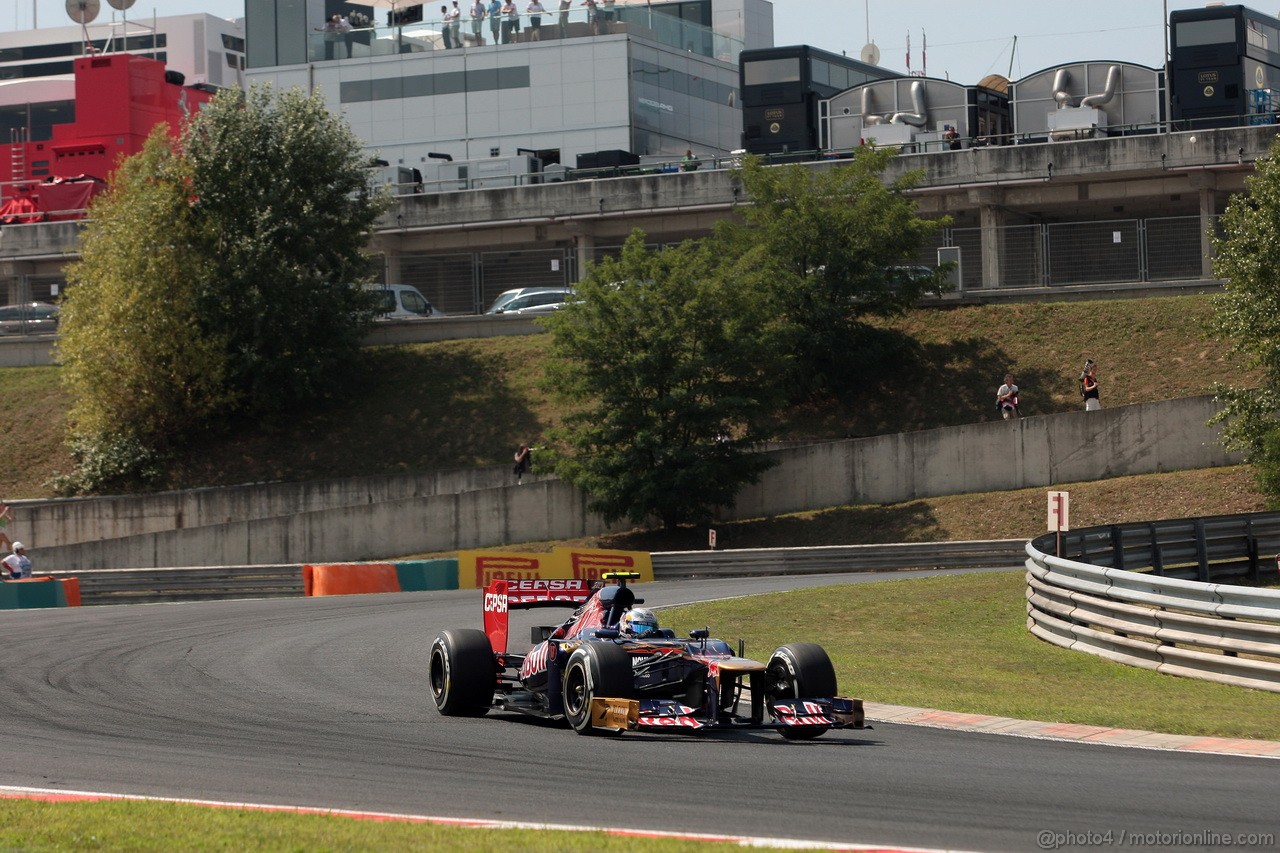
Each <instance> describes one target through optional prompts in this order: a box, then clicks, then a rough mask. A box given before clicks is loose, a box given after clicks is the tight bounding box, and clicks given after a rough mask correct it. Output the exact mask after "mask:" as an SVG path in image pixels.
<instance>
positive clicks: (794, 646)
mask: <svg viewBox="0 0 1280 853" xmlns="http://www.w3.org/2000/svg"><path fill="white" fill-rule="evenodd" d="M766 675H767V678H768V685H769V686H768V692H769V698H770V699H774V700H779V699H830V698H832V697H834V696H835V695H836V669H835V667H834V666H832V665H831V658H829V657H827V652H826V650H825V649H824V648H822V646H820V645H818V644H817V643H788V644H787V645H785V646H779V647H778V648H777V649H775V650H774V652H773V654H772V655H771V656H770V658H769V665H768V666H767V667H766ZM826 730H827V727H826V726H786V727H784V728H783V729H782V730H781V732H782V736H783V737H785V738H787V739H788V740H812V739H813V738H816V737H817V736H818V735H820V734H822V733H823V732H825V731H826Z"/></svg>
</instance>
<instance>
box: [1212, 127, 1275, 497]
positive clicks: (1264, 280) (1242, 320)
mask: <svg viewBox="0 0 1280 853" xmlns="http://www.w3.org/2000/svg"><path fill="white" fill-rule="evenodd" d="M1221 226H1222V234H1223V235H1222V236H1221V237H1215V238H1214V241H1213V243H1214V251H1215V255H1214V262H1213V269H1214V274H1215V275H1216V276H1217V277H1218V278H1221V279H1222V280H1223V290H1222V293H1221V294H1219V295H1218V296H1217V297H1215V299H1214V320H1213V324H1214V331H1215V332H1217V333H1218V334H1219V335H1221V336H1223V337H1224V338H1226V339H1228V340H1230V341H1231V345H1232V352H1233V354H1234V355H1235V356H1236V357H1238V358H1239V359H1240V361H1241V364H1242V366H1243V368H1244V369H1245V370H1248V371H1254V370H1261V373H1262V381H1261V383H1260V384H1259V385H1258V386H1257V387H1240V386H1224V387H1220V388H1218V389H1216V390H1217V395H1218V399H1219V401H1220V402H1221V403H1222V405H1223V408H1222V410H1221V412H1220V413H1219V414H1218V415H1217V416H1216V417H1215V418H1214V422H1217V423H1222V424H1223V425H1224V426H1223V439H1224V444H1225V446H1226V447H1227V449H1228V450H1241V451H1244V453H1245V456H1246V458H1247V459H1248V460H1249V461H1251V462H1254V463H1256V464H1257V469H1256V470H1257V473H1258V475H1259V482H1260V484H1261V485H1262V487H1263V489H1264V491H1265V492H1266V493H1267V494H1268V495H1270V496H1271V499H1272V500H1273V501H1275V502H1276V503H1278V504H1280V141H1277V142H1273V143H1272V144H1271V150H1270V151H1269V152H1268V153H1267V155H1266V156H1265V157H1262V158H1259V160H1258V161H1257V164H1256V166H1255V172H1254V174H1253V175H1252V176H1251V177H1249V178H1248V180H1247V190H1246V192H1244V193H1241V194H1239V195H1236V196H1234V197H1233V198H1232V199H1231V202H1230V203H1229V204H1228V205H1227V209H1226V211H1225V212H1224V213H1223V214H1222V218H1221Z"/></svg>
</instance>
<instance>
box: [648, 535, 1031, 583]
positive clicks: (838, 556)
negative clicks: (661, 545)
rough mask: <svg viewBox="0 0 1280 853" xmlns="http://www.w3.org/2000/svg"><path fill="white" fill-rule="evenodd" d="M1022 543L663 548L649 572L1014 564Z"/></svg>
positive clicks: (676, 574)
mask: <svg viewBox="0 0 1280 853" xmlns="http://www.w3.org/2000/svg"><path fill="white" fill-rule="evenodd" d="M1025 547H1026V542H1025V541H1024V540H1022V539H998V540H994V541H988V542H982V541H967V542H966V541H957V542H905V543H895V544H891V545H828V546H821V547H815V548H743V549H738V550H733V551H667V552H660V553H655V554H654V555H653V575H654V577H655V578H657V579H659V580H671V579H674V578H688V577H716V576H718V577H750V576H753V575H805V574H825V573H827V572H892V571H905V570H909V569H972V568H985V567H988V566H1010V567H1013V566H1017V565H1018V564H1019V563H1021V562H1022V560H1023V557H1024V552H1023V549H1024V548H1025Z"/></svg>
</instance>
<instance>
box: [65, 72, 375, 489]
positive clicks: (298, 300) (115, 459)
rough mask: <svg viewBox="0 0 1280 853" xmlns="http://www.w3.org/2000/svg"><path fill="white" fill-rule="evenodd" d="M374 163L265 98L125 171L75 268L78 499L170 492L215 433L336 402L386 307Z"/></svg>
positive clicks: (321, 121)
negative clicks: (207, 430)
mask: <svg viewBox="0 0 1280 853" xmlns="http://www.w3.org/2000/svg"><path fill="white" fill-rule="evenodd" d="M371 165H372V162H371V160H370V158H368V157H367V156H365V155H363V154H362V153H361V149H360V143H359V140H358V139H357V138H356V137H355V135H354V134H353V133H352V132H351V130H350V129H349V128H348V127H347V125H346V124H345V123H344V122H343V121H342V119H341V118H339V117H336V116H334V115H332V114H331V113H330V112H329V111H328V110H327V109H326V107H325V105H324V101H323V100H322V99H321V98H320V97H319V96H318V95H311V96H308V95H304V94H301V93H299V92H297V91H289V92H284V93H280V94H276V93H274V92H273V91H272V90H271V89H270V88H268V87H257V86H255V87H254V88H253V89H251V90H250V91H249V92H248V93H247V94H244V93H241V92H238V91H227V92H223V93H221V94H219V95H218V96H217V97H216V98H214V99H213V101H212V102H211V103H209V104H207V105H206V106H205V107H204V108H203V109H202V110H201V111H200V112H199V113H198V114H197V115H195V116H194V117H193V118H192V119H191V120H190V121H189V122H188V123H187V125H186V126H185V127H184V128H183V130H182V133H181V135H180V138H179V140H178V141H177V143H176V144H174V143H172V142H170V141H169V140H168V139H167V136H166V135H165V134H164V133H158V134H156V135H154V136H153V137H152V138H151V139H150V140H149V141H148V143H147V145H146V148H145V150H144V151H143V152H141V153H140V154H139V155H136V156H135V157H133V158H131V159H128V160H126V161H124V162H123V163H122V165H121V166H120V168H119V169H118V170H117V171H116V172H115V174H114V175H113V176H112V179H111V183H110V186H109V189H108V192H107V193H106V194H104V196H103V197H102V198H101V200H100V201H98V202H97V203H95V205H94V206H93V208H92V210H91V215H90V219H89V221H88V223H87V224H86V227H85V230H84V233H83V236H82V238H81V246H82V257H81V260H80V261H79V262H77V263H76V264H74V265H72V267H71V268H70V269H69V270H68V276H67V277H68V283H69V284H70V287H69V288H68V290H67V293H66V294H65V296H64V298H63V314H62V334H61V340H60V344H59V349H60V353H61V357H62V361H63V363H64V365H66V370H65V371H64V375H65V377H66V383H67V386H68V388H69V389H70V391H71V392H72V394H73V396H74V397H75V403H74V407H75V408H74V411H73V413H72V422H71V427H70V434H69V436H68V439H69V443H70V445H71V447H72V450H73V452H74V454H75V456H76V458H77V463H78V468H77V472H76V473H75V474H74V475H70V476H68V477H66V478H64V479H63V480H62V481H61V483H60V484H59V485H60V488H62V490H64V491H84V490H102V489H106V488H116V487H122V486H131V485H136V484H138V483H140V482H146V481H154V480H155V479H156V478H157V476H158V475H159V473H160V470H161V468H160V461H161V460H162V459H163V457H164V454H165V453H166V452H168V451H169V450H170V449H171V448H172V447H173V446H175V445H176V444H177V443H180V442H181V441H182V440H183V439H184V438H187V437H189V436H190V435H191V434H193V432H194V431H196V430H198V429H201V428H203V427H204V426H206V425H207V424H209V423H216V422H217V421H218V420H219V419H222V418H225V417H227V416H232V415H244V416H248V417H258V418H261V417H271V416H273V415H277V414H281V413H285V412H288V411H290V409H291V407H294V406H296V405H298V404H299V403H304V402H307V401H310V400H315V399H317V398H320V397H323V396H324V395H325V394H327V393H333V392H334V391H335V390H336V389H335V386H334V383H335V377H336V376H338V375H339V371H340V369H341V368H342V367H343V366H344V365H346V364H348V363H349V362H350V361H351V360H352V359H353V358H355V357H356V355H357V353H358V348H359V345H360V341H361V338H362V335H363V332H364V331H365V329H366V328H367V325H368V323H369V322H370V321H371V319H372V310H373V307H374V306H373V299H372V297H371V295H370V294H368V293H366V292H364V291H362V290H361V289H360V288H359V287H357V286H356V285H357V284H358V283H359V282H360V281H362V280H364V279H366V278H367V276H368V272H369V262H368V259H367V257H366V255H365V246H366V245H367V241H368V238H369V236H370V234H371V233H372V229H373V225H374V223H375V221H376V219H377V217H378V215H379V214H380V213H381V211H382V210H384V209H385V204H386V201H385V198H384V197H383V196H381V195H380V194H379V193H378V192H377V191H375V190H373V189H371V188H370V185H369V182H368V169H369V167H370V166H371Z"/></svg>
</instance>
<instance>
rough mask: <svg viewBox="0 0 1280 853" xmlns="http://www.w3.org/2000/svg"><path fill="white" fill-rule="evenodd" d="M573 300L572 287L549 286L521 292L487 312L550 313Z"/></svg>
mask: <svg viewBox="0 0 1280 853" xmlns="http://www.w3.org/2000/svg"><path fill="white" fill-rule="evenodd" d="M572 300H573V288H572V287H549V288H545V289H539V290H537V291H535V292H533V293H523V294H521V295H519V296H517V297H515V298H513V299H509V300H508V301H507V302H506V303H505V304H503V305H500V306H498V307H495V308H490V309H489V310H488V311H487V312H485V313H487V314H550V313H551V312H552V311H559V310H560V309H561V308H563V307H564V306H565V303H566V302H571V301H572Z"/></svg>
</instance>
